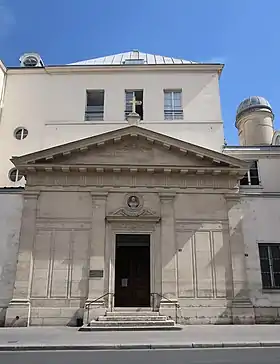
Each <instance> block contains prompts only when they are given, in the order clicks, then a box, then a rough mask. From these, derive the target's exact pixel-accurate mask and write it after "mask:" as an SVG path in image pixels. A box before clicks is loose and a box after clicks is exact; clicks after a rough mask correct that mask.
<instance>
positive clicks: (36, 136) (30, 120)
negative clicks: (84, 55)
mask: <svg viewBox="0 0 280 364" xmlns="http://www.w3.org/2000/svg"><path fill="white" fill-rule="evenodd" d="M1 67H2V68H1V69H2V70H3V72H2V79H3V81H2V94H1V95H2V96H1V97H2V100H1V105H2V109H1V114H0V117H1V123H0V137H1V146H0V149H1V151H0V155H1V170H0V182H1V185H2V188H1V193H0V199H1V222H0V224H1V227H2V228H3V235H2V236H3V238H2V239H3V240H2V243H1V244H2V245H1V256H2V257H1V260H0V263H1V266H2V272H3V274H2V277H1V282H0V292H2V302H0V303H1V306H2V307H1V309H2V311H1V312H2V315H1V320H2V323H3V325H8V326H9V325H15V326H26V325H27V326H29V325H73V326H75V325H77V324H78V323H79V322H80V323H81V322H83V323H86V324H87V323H90V322H92V321H94V320H95V319H96V318H98V317H102V316H104V315H106V314H107V313H108V312H115V311H118V310H119V311H121V312H127V311H128V310H132V311H133V310H136V311H137V310H140V311H141V310H142V311H143V312H144V311H151V312H159V313H160V314H161V315H165V316H167V317H170V318H171V319H173V320H174V321H176V322H177V323H180V324H226V323H245V324H246V323H259V322H276V321H277V320H278V317H279V315H278V310H279V309H280V305H279V303H278V299H279V297H280V296H279V294H280V290H279V291H278V289H280V281H279V278H278V277H279V276H278V274H279V273H278V272H279V270H278V265H277V264H278V261H277V258H278V254H279V252H280V244H279V241H278V240H277V239H278V236H279V235H278V229H279V226H280V224H279V223H277V222H278V220H279V214H277V212H276V211H278V209H279V196H280V194H279V192H280V191H279V185H280V184H277V181H279V179H280V176H279V175H278V174H277V173H278V172H277V171H276V168H277V166H278V163H279V157H278V156H279V152H280V147H279V146H278V145H279V137H278V132H277V131H274V128H273V118H274V115H273V112H272V108H271V106H270V104H269V103H268V102H267V101H266V100H265V99H264V98H262V97H251V98H248V99H246V100H245V101H244V102H242V103H241V104H240V107H239V108H238V110H237V117H236V127H237V129H238V132H239V139H240V144H241V145H240V146H238V147H235V146H226V145H225V143H224V134H223V121H222V117H221V106H220V95H219V78H220V75H221V72H222V68H223V65H220V64H204V63H195V62H191V61H185V60H181V59H175V58H169V57H162V56H157V55H151V54H146V53H141V52H139V51H132V52H127V53H122V54H118V55H113V56H107V57H102V58H97V59H92V60H87V61H81V62H77V63H74V64H69V65H63V66H59V65H55V66H46V65H44V64H43V61H42V59H41V58H40V56H39V55H38V54H25V55H23V57H21V64H20V67H12V68H5V67H4V66H3V65H2V66H1ZM15 101H16V103H17V108H15V107H14V104H15ZM2 140H3V142H2ZM272 170H274V171H275V172H274V173H275V178H274V182H273V183H271V182H268V178H267V175H268V173H270V171H272ZM279 182H280V181H279ZM278 191H279V192H278ZM271 209H272V210H271ZM262 211H267V213H268V217H267V218H263V217H262ZM271 211H274V212H276V214H274V213H271ZM272 215H273V216H272ZM264 225H265V227H264Z"/></svg>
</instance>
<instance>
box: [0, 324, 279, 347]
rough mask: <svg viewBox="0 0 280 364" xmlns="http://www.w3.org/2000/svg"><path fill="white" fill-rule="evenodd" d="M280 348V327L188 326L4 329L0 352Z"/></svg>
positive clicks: (1, 332) (0, 335) (1, 335)
mask: <svg viewBox="0 0 280 364" xmlns="http://www.w3.org/2000/svg"><path fill="white" fill-rule="evenodd" d="M260 346H268V347H269V346H270V347H272V346H280V325H255V326H237V325H235V326H210V325H207V326H185V327H184V328H183V330H181V331H166V332H165V331H137V332H131V331H124V332H121V331H116V332H112V331H111V332H79V331H78V330H77V328H70V327H29V328H0V351H7V350H12V351H15V350H113V349H114V350H115V349H163V348H173V349H175V348H176V349H181V348H182V349H183V348H211V347H217V348H218V347H260Z"/></svg>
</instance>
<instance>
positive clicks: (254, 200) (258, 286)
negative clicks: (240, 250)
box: [242, 196, 280, 307]
mask: <svg viewBox="0 0 280 364" xmlns="http://www.w3.org/2000/svg"><path fill="white" fill-rule="evenodd" d="M242 207H243V214H244V215H243V222H242V230H243V234H244V241H245V246H246V253H247V254H248V256H247V257H246V263H247V275H248V285H249V290H250V297H251V299H252V302H253V304H254V305H255V306H266V307H269V306H278V307H279V302H280V291H279V290H277V291H271V292H269V291H267V290H263V289H262V281H261V268H260V258H259V249H258V244H259V243H272V242H273V243H280V214H279V211H280V196H279V197H244V198H243V199H242Z"/></svg>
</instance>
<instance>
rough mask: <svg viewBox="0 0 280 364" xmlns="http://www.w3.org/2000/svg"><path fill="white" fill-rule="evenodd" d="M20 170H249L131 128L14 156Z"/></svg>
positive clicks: (238, 162)
mask: <svg viewBox="0 0 280 364" xmlns="http://www.w3.org/2000/svg"><path fill="white" fill-rule="evenodd" d="M12 162H13V163H14V164H15V166H16V167H17V168H20V167H22V168H23V167H28V166H35V165H36V166H46V165H52V166H68V167H72V166H78V167H81V168H82V167H90V166H100V167H105V168H106V167H110V166H111V167H112V168H117V167H124V166H132V167H133V166H134V167H139V168H142V167H143V168H144V167H145V168H150V167H164V168H168V167H170V168H171V167H176V166H177V167H180V168H186V169H192V168H195V167H200V168H221V169H225V168H226V169H228V168H232V169H247V168H248V166H247V163H246V162H244V161H242V160H239V159H237V158H234V157H230V156H227V155H224V154H222V153H219V152H216V151H212V150H209V149H206V148H203V147H200V146H197V145H194V144H190V143H187V142H184V141H181V140H178V139H175V138H171V137H168V136H166V135H163V134H160V133H157V132H154V131H151V130H148V129H144V128H142V127H139V126H129V127H125V128H122V129H118V130H114V131H111V132H107V133H104V134H100V135H97V136H93V137H89V138H85V139H81V140H78V141H75V142H71V143H67V144H63V145H60V146H55V147H52V148H49V149H45V150H41V151H39V152H35V153H30V154H27V155H24V156H20V157H13V158H12Z"/></svg>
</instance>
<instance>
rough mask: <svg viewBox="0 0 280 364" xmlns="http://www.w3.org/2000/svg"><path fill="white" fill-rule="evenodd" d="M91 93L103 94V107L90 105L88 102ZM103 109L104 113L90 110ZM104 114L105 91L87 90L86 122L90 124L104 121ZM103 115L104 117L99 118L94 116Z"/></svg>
mask: <svg viewBox="0 0 280 364" xmlns="http://www.w3.org/2000/svg"><path fill="white" fill-rule="evenodd" d="M90 92H100V93H101V92H102V93H103V105H96V106H94V105H88V100H89V94H90ZM99 106H100V107H103V108H102V111H90V110H89V108H90V107H99ZM104 113H105V90H104V89H87V90H86V100H85V114H84V120H85V121H88V122H92V121H97V122H98V121H104ZM99 114H100V115H102V117H100V118H99V117H97V118H94V115H99ZM91 115H93V117H90V116H91Z"/></svg>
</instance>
